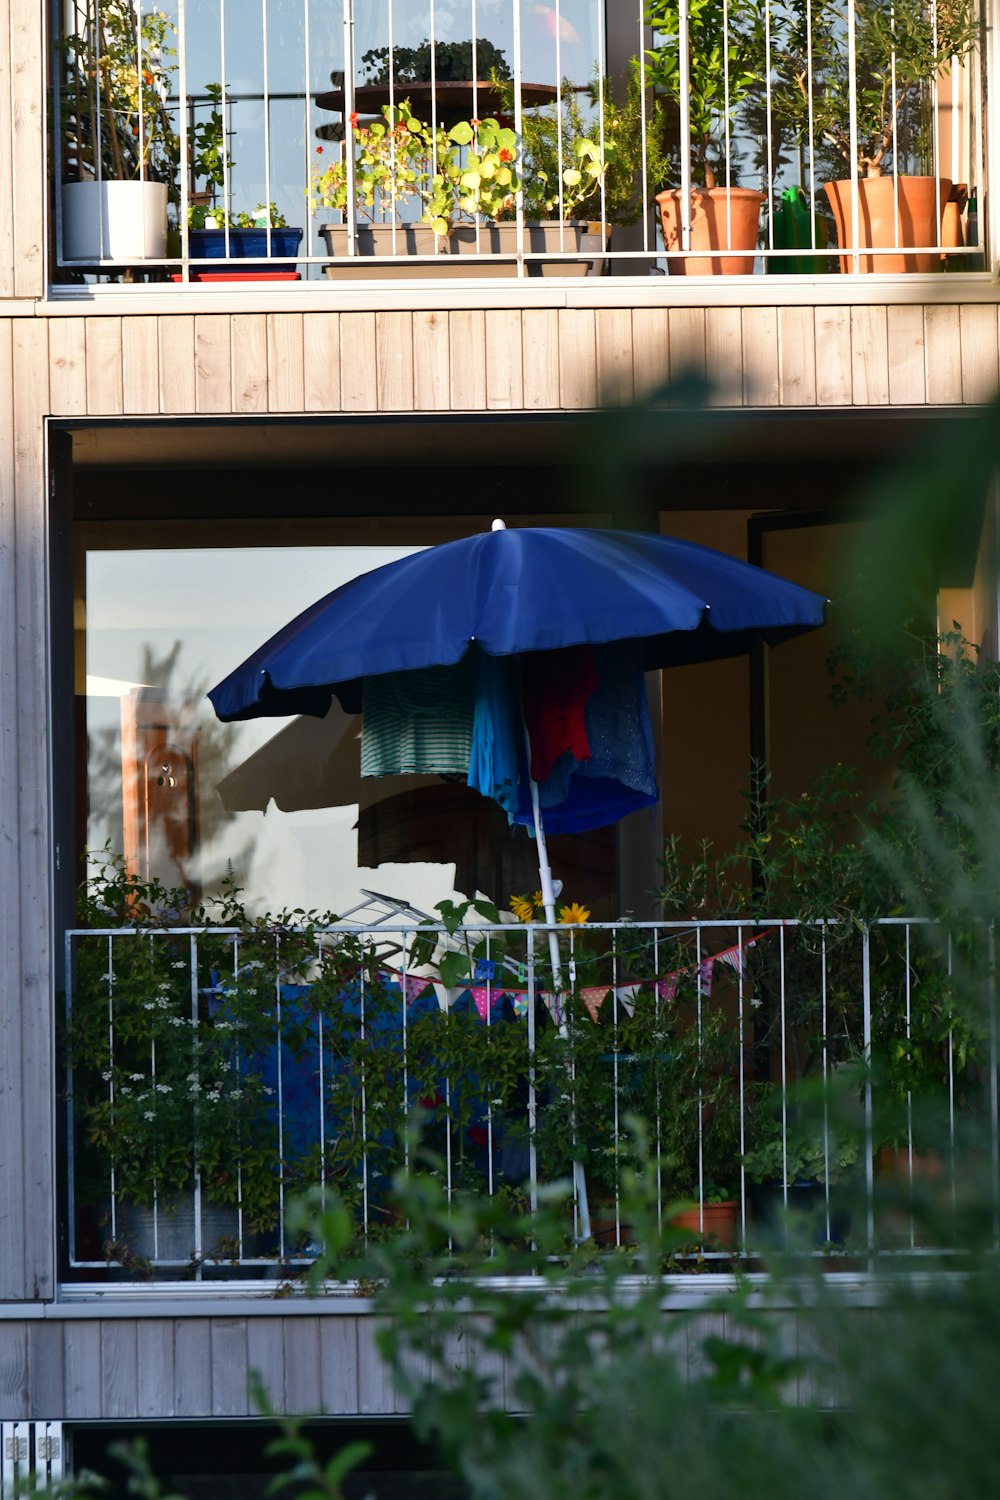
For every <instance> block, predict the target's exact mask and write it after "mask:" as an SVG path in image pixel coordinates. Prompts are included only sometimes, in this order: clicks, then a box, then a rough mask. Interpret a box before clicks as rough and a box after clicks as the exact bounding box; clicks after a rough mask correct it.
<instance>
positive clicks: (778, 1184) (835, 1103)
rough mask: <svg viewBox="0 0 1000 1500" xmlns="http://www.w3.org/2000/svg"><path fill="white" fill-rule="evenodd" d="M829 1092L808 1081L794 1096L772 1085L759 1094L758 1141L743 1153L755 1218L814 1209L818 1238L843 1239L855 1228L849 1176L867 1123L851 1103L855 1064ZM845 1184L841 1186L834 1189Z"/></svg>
mask: <svg viewBox="0 0 1000 1500" xmlns="http://www.w3.org/2000/svg"><path fill="white" fill-rule="evenodd" d="M841 1071H842V1072H843V1075H844V1076H843V1077H842V1078H839V1079H837V1080H836V1087H835V1089H833V1090H832V1091H830V1092H828V1093H826V1094H825V1095H824V1094H823V1092H822V1091H821V1092H820V1093H816V1092H814V1091H812V1090H810V1089H807V1088H805V1087H804V1086H800V1089H799V1091H798V1092H797V1094H796V1095H795V1097H794V1098H791V1099H790V1098H789V1096H788V1095H786V1096H785V1107H784V1109H782V1106H781V1094H780V1089H779V1087H778V1086H777V1085H766V1086H765V1091H764V1093H763V1094H762V1097H761V1099H760V1101H759V1111H758V1114H757V1120H758V1125H757V1131H756V1140H755V1142H754V1145H753V1147H752V1149H751V1150H749V1151H748V1152H747V1153H746V1155H745V1156H744V1157H743V1168H744V1171H745V1173H746V1177H747V1180H748V1182H750V1183H751V1184H752V1185H753V1186H752V1188H751V1195H750V1197H751V1206H752V1208H753V1211H754V1215H755V1217H756V1218H757V1219H758V1220H759V1221H760V1222H761V1223H763V1224H764V1225H765V1226H770V1227H771V1228H774V1227H775V1226H776V1224H777V1223H778V1222H779V1220H780V1216H781V1213H782V1210H783V1208H784V1206H785V1204H786V1203H787V1206H788V1209H789V1210H790V1211H794V1212H798V1213H801V1214H803V1215H807V1216H808V1219H807V1223H808V1225H809V1236H810V1239H811V1240H812V1241H813V1242H814V1243H815V1244H816V1245H822V1244H824V1243H826V1242H828V1241H833V1242H838V1243H839V1242H841V1241H842V1240H843V1238H844V1236H845V1234H846V1233H847V1230H848V1229H849V1227H850V1202H849V1197H848V1196H847V1194H846V1189H845V1188H844V1187H843V1186H842V1185H843V1184H845V1183H846V1180H847V1179H848V1177H849V1175H850V1173H851V1171H852V1169H853V1168H854V1166H855V1164H856V1163H857V1161H858V1159H859V1156H860V1154H861V1131H860V1125H859V1124H858V1123H856V1122H855V1121H854V1119H853V1118H852V1111H851V1110H850V1108H849V1107H848V1092H849V1091H850V1089H851V1087H852V1074H851V1070H850V1068H846V1069H844V1070H841ZM835 1187H836V1188H839V1189H840V1191H839V1192H837V1193H833V1192H832V1191H831V1190H832V1189H834V1188H835Z"/></svg>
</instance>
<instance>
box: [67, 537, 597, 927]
mask: <svg viewBox="0 0 1000 1500" xmlns="http://www.w3.org/2000/svg"><path fill="white" fill-rule="evenodd" d="M418 550H420V549H419V548H417V547H415V546H411V545H370V546H364V545H363V546H340V547H333V546H309V547H299V546H280V545H278V546H234V547H228V548H226V547H191V548H174V547H171V548H156V547H150V548H141V547H131V546H129V547H121V548H117V547H113V546H107V545H104V546H101V547H91V548H89V549H88V550H87V551H86V554H85V555H86V562H85V569H84V576H83V579H82V580H81V584H82V588H81V597H80V599H79V600H78V620H80V619H82V620H84V621H85V632H84V634H85V639H84V642H83V651H82V653H81V654H80V655H79V656H78V660H81V661H82V662H83V663H85V671H84V672H82V673H81V680H79V681H78V686H77V691H78V693H80V694H84V695H85V703H86V716H85V717H86V748H85V757H86V768H87V774H86V818H85V824H86V844H87V848H88V850H89V851H91V857H92V858H93V857H95V856H96V855H97V853H98V852H99V851H101V850H103V849H104V847H105V846H106V845H107V846H110V848H111V850H112V851H113V852H115V853H122V854H124V856H125V858H126V860H127V861H128V864H129V865H130V867H131V868H133V869H134V870H135V871H136V873H137V874H139V875H140V876H141V877H142V878H143V879H154V878H155V879H158V880H160V881H162V882H163V883H164V884H165V885H167V886H169V887H172V888H173V887H179V888H181V889H184V890H186V891H188V892H190V893H191V895H192V897H194V898H195V899H201V898H207V897H211V896H212V895H213V894H215V893H217V892H218V891H219V889H220V886H221V883H222V882H223V880H224V879H226V878H227V877H231V878H232V879H233V880H235V882H236V884H237V886H238V887H239V888H240V889H242V890H243V891H244V892H245V896H246V902H247V906H248V908H249V909H250V910H251V911H252V912H265V911H281V910H285V909H290V908H295V907H302V908H305V909H307V910H319V911H331V912H334V913H343V912H346V911H349V910H351V909H352V908H353V907H354V906H356V905H357V903H358V901H359V900H361V899H363V898H362V895H361V893H362V891H363V890H366V889H375V890H378V891H381V892H385V893H388V894H390V895H391V896H393V897H395V898H398V899H401V900H405V901H407V902H409V903H411V904H412V905H413V906H415V907H417V908H419V909H420V910H422V911H426V912H431V911H432V910H433V908H434V906H435V904H436V903H437V902H438V901H441V900H443V899H445V898H446V897H447V898H454V897H455V896H456V894H457V895H466V894H469V895H471V894H474V893H475V892H476V891H480V892H483V893H484V894H486V895H488V896H490V897H491V898H492V899H494V900H496V901H497V902H498V903H499V904H501V905H506V903H507V901H508V899H509V897H510V895H511V894H514V893H518V892H522V891H525V890H533V889H534V888H535V886H536V885H537V859H536V852H535V848H534V844H533V841H532V840H531V839H529V838H528V837H527V835H526V834H525V831H524V830H523V829H518V830H516V831H514V830H511V829H510V828H509V827H508V825H507V821H506V817H505V816H504V814H503V812H502V811H501V809H500V808H499V807H498V806H497V805H496V804H495V803H493V802H491V801H489V800H488V799H485V798H482V797H479V796H478V795H477V794H476V793H475V792H473V791H471V790H470V789H469V788H468V787H466V786H464V785H457V784H455V783H449V782H445V781H443V780H442V779H441V778H438V777H433V776H411V777H385V778H379V779H377V780H370V779H365V780H364V781H362V779H361V776H360V718H359V717H358V716H354V715H349V714H346V713H345V712H344V711H343V710H342V709H341V708H340V706H339V704H337V703H336V701H334V705H333V707H332V708H331V710H330V712H329V713H328V714H327V716H326V717H325V718H324V719H321V720H319V719H309V718H292V719H257V720H252V721H250V722H247V723H237V724H221V723H219V721H218V720H217V719H216V717H215V715H214V712H213V710H212V707H211V704H210V703H209V702H208V699H207V697H206V696H205V695H206V692H207V690H208V688H209V687H211V686H213V685H214V683H216V682H218V681H219V680H221V678H223V677H224V676H225V675H226V674H227V673H228V672H229V671H231V670H232V668H233V667H234V666H236V665H237V664H238V663H239V662H241V661H242V660H243V659H244V658H245V657H246V656H248V655H249V654H250V653H251V652H252V651H253V650H254V649H255V648H256V647H258V646H259V645H260V644H261V643H262V642H263V641H265V640H266V639H268V638H269V637H270V636H271V635H272V634H273V633H274V632H275V631H276V630H278V629H279V628H280V627H281V626H283V625H284V624H286V623H287V621H288V620H289V619H291V618H292V617H293V616H294V615H295V614H296V613H298V611H299V610H300V609H304V608H306V607H307V606H308V605H309V604H311V603H312V602H313V601H314V600H316V599H318V598H320V597H322V596H323V595H325V594H327V593H329V592H330V591H331V589H334V588H337V587H339V586H340V585H341V584H342V583H345V582H347V581H348V580H349V579H350V578H352V577H355V576H357V575H358V574H360V573H362V572H367V571H368V570H369V569H371V568H375V567H379V566H381V565H382V564H384V563H386V562H389V561H391V560H393V559H394V558H398V557H402V556H406V555H408V554H410V553H412V552H415V551H418ZM551 844H552V856H553V861H554V863H557V867H558V871H559V874H560V875H561V876H562V878H563V880H564V883H565V887H566V890H567V893H568V894H569V895H570V896H571V898H572V899H574V900H581V901H585V902H586V903H587V904H588V905H590V906H591V908H592V910H594V911H595V914H597V913H599V912H601V911H602V910H605V909H606V910H608V911H609V912H611V910H612V908H613V907H614V904H615V896H614V850H615V840H614V831H613V830H609V829H603V830H597V831H595V832H594V833H592V834H587V835H581V836H574V837H572V838H563V839H559V840H552V841H551Z"/></svg>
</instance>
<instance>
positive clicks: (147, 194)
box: [59, 0, 180, 260]
mask: <svg viewBox="0 0 1000 1500" xmlns="http://www.w3.org/2000/svg"><path fill="white" fill-rule="evenodd" d="M71 14H72V16H73V18H74V22H75V25H76V28H77V29H76V30H74V31H71V32H69V33H68V34H67V35H66V36H64V37H63V39H62V41H61V43H60V51H61V53H62V76H61V79H60V85H59V110H60V117H59V118H60V134H61V143H62V168H63V180H64V188H63V199H62V203H63V253H64V255H65V256H66V258H67V259H70V260H84V259H91V260H113V259H132V260H137V259H142V258H156V257H158V256H162V255H165V254H166V232H167V205H168V202H169V203H170V204H172V205H176V204H177V202H178V191H177V165H178V161H179V159H180V142H179V138H178V135H177V132H176V130H175V128H174V121H173V117H172V115H171V113H170V110H169V109H168V106H167V99H168V95H169V89H170V80H171V76H172V74H173V73H174V71H175V69H176V63H175V62H174V61H173V60H172V59H173V58H174V56H175V51H174V48H173V46H172V38H173V36H174V34H175V27H174V24H173V22H172V21H171V20H170V19H169V17H168V16H167V15H166V14H165V12H163V11H158V10H150V11H147V12H145V13H144V14H142V15H141V17H140V15H139V13H138V12H137V10H136V8H135V7H134V5H132V4H131V3H130V0H75V3H74V6H73V10H72V13H71Z"/></svg>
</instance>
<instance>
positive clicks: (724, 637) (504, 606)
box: [209, 521, 826, 1235]
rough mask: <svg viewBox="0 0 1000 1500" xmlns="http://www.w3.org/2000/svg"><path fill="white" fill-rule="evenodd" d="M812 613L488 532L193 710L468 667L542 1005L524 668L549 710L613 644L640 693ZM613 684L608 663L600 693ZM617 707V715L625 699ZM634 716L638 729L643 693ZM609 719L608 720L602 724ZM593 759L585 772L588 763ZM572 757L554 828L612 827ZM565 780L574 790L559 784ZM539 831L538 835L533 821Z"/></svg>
mask: <svg viewBox="0 0 1000 1500" xmlns="http://www.w3.org/2000/svg"><path fill="white" fill-rule="evenodd" d="M825 605H826V601H825V600H824V599H823V598H821V597H820V595H818V594H814V593H811V592H810V591H809V590H808V589H804V588H800V587H799V586H798V585H797V584H794V583H789V582H788V581H786V580H785V579H783V578H778V577H776V576H775V575H774V574H771V573H767V572H765V571H764V570H763V569H761V568H756V567H753V566H751V565H750V564H749V563H744V562H740V561H738V560H737V559H735V558H732V557H728V556H726V555H725V554H724V553H721V552H715V551H712V550H710V549H709V548H706V547H699V546H696V545H695V544H694V543H692V542H684V541H678V540H676V539H674V538H671V537H662V536H649V535H643V534H638V533H634V532H622V531H601V530H593V531H585V530H573V529H570V528H565V529H562V528H550V527H530V528H523V529H517V530H511V531H508V530H507V529H506V527H505V526H504V525H503V522H497V521H495V522H494V523H493V529H492V530H491V531H489V532H487V533H485V534H482V533H481V534H478V535H476V536H472V537H466V538H463V539H462V540H460V541H456V542H446V543H444V544H443V545H442V546H439V547H432V548H428V549H427V550H425V551H423V552H418V553H415V554H413V555H412V556H410V557H405V558H401V559H398V560H397V561H395V562H391V563H387V564H386V565H385V566H384V567H381V568H375V569H373V570H372V572H370V573H365V574H363V575H362V576H361V577H359V578H355V579H353V580H352V581H351V582H350V583H347V584H344V585H343V586H342V587H341V588H339V589H335V590H334V592H333V593H332V594H328V595H327V596H326V597H325V598H323V599H320V600H319V601H318V602H317V603H315V604H313V605H311V606H310V608H308V609H306V610H304V611H303V612H302V613H301V614H299V615H297V616H296V617H295V619H293V620H292V621H291V622H290V623H289V624H288V625H286V626H285V627H284V629H282V630H279V631H278V633H277V635H275V636H273V637H272V638H271V640H269V641H268V642H267V643H266V644H265V645H263V646H261V647H260V649H259V650H258V651H255V652H254V653H253V655H252V656H249V657H248V658H247V660H246V661H245V662H244V663H243V664H242V666H239V667H237V668H236V670H235V671H234V672H231V673H230V675H229V676H228V677H227V678H225V680H224V681H223V682H221V683H219V685H218V686H217V687H215V688H213V689H212V691H211V692H210V693H209V698H210V699H211V701H212V704H213V707H214V708H215V711H216V713H217V715H218V716H219V718H220V719H222V720H224V721H231V720H237V719H254V718H259V717H262V716H275V717H277V716H283V715H289V714H314V715H319V716H323V715H325V714H326V713H327V711H328V710H329V708H330V705H331V703H332V700H333V698H334V696H336V697H337V698H338V699H339V701H340V704H341V706H342V707H343V708H344V709H345V711H347V712H348V713H356V712H358V711H359V710H361V708H362V700H363V690H364V688H365V684H366V683H368V684H371V683H372V682H373V681H374V682H375V683H376V690H377V689H378V685H379V683H384V682H385V680H386V679H389V678H392V677H394V676H395V675H396V674H408V673H416V672H417V671H418V670H419V669H425V668H435V667H436V668H440V667H456V666H457V664H459V663H462V662H465V663H466V665H467V666H468V665H472V666H474V668H475V674H476V684H477V685H476V693H477V701H476V714H477V715H478V714H479V711H480V705H481V703H482V702H483V701H484V700H488V701H489V705H490V707H489V713H490V714H492V716H493V718H492V720H491V722H490V733H489V736H488V738H489V739H490V741H491V745H493V744H494V742H495V741H496V740H497V739H499V738H502V729H503V725H501V724H500V723H499V720H500V719H502V718H503V714H504V709H505V706H506V707H509V708H510V720H511V721H513V720H523V722H522V723H514V722H508V723H507V724H506V730H507V732H508V739H509V745H508V749H509V747H510V745H515V744H516V743H517V741H518V740H520V743H521V763H520V767H519V779H520V782H521V786H519V787H518V788H517V790H516V792H515V793H513V794H512V795H511V796H510V797H509V799H508V801H505V795H506V794H504V793H503V792H502V791H500V790H492V789H489V788H488V787H487V786H486V785H484V783H483V780H482V778H481V777H480V779H479V780H476V781H475V782H473V784H475V785H477V786H478V787H479V789H481V790H488V791H489V794H490V795H494V796H496V797H497V800H498V801H501V803H502V804H503V805H505V806H507V808H508V813H509V815H510V816H511V818H512V820H518V821H522V822H530V823H531V824H532V825H533V827H534V830H535V834H536V839H537V845H538V864H539V877H540V882H541V890H542V898H543V903H544V906H545V915H546V921H547V923H548V925H549V950H550V957H551V961H552V974H553V983H554V985H555V987H556V989H557V990H558V989H559V988H560V987H561V979H560V972H559V949H558V942H557V939H556V935H555V930H554V926H555V919H556V918H555V891H554V889H553V885H552V876H551V870H550V868H549V862H548V855H547V852H546V848H545V835H544V828H543V817H542V808H541V799H540V793H539V787H538V780H537V778H536V774H535V770H534V764H535V760H534V751H535V750H536V748H537V747H536V746H535V745H534V744H533V743H532V740H531V736H530V735H529V732H528V729H527V719H528V717H529V715H530V713H531V710H529V704H528V686H529V680H530V679H531V678H532V676H533V674H535V668H536V666H537V663H538V660H539V658H538V657H537V656H536V655H535V654H536V653H541V654H542V657H541V660H542V672H541V674H540V675H538V674H535V685H536V687H537V684H538V682H539V681H542V682H544V681H546V680H548V681H550V682H551V683H552V684H553V685H554V690H555V692H556V693H557V694H558V692H559V687H560V676H561V674H562V673H563V671H564V668H563V662H562V660H561V659H559V660H557V661H556V663H555V667H556V669H555V671H554V672H552V673H551V674H549V677H548V679H546V676H545V671H544V665H545V654H546V653H553V652H558V651H560V650H562V649H564V648H596V649H597V650H598V651H608V650H609V649H610V648H611V647H612V645H613V643H620V644H621V645H622V646H623V647H624V648H625V650H626V654H628V655H630V657H631V667H630V671H631V675H632V676H633V677H634V678H637V679H638V680H639V681H640V682H641V671H642V670H643V669H646V670H649V669H652V668H660V667H668V666H675V665H680V664H684V663H690V662H697V661H706V660H711V659H714V658H717V657H725V656H734V655H740V654H742V653H743V652H744V651H746V650H748V649H749V647H750V646H751V645H752V644H753V642H754V641H757V640H764V641H766V642H768V643H769V644H772V645H775V644H777V643H779V642H780V641H783V640H786V639H788V638H789V637H790V636H794V635H798V634H800V633H801V632H802V631H805V630H812V629H814V628H815V627H816V626H818V625H822V624H823V620H824V615H825ZM584 654H585V653H584ZM513 659H517V660H518V663H519V666H520V670H514V671H504V670H502V669H503V668H504V667H508V668H509V667H511V666H512V665H513ZM487 668H488V669H489V670H487ZM458 670H459V671H461V668H458ZM614 670H615V669H614V666H613V663H612V666H611V668H610V669H609V677H613V676H614ZM574 671H578V672H579V676H580V679H581V684H584V683H585V679H586V668H585V667H583V666H582V665H581V659H579V658H573V659H572V660H570V661H568V662H567V663H566V666H565V672H566V674H567V675H569V676H571V675H572V674H573V672H574ZM522 679H523V683H524V693H523V697H522ZM483 683H485V684H486V687H485V689H483V686H482V685H483ZM609 685H610V687H611V689H612V695H611V696H612V699H614V691H615V690H616V689H617V686H618V684H617V683H615V682H613V681H612V682H610V684H609V683H607V682H605V683H602V688H604V687H607V686H609ZM587 693H590V694H591V695H594V688H593V686H591V685H583V686H581V688H580V695H581V702H582V701H583V698H584V697H585V696H586V694H587ZM620 701H621V702H622V703H625V702H627V701H628V698H627V695H626V696H625V697H624V698H622V699H621V700H620ZM634 701H635V703H636V704H637V705H638V709H639V711H640V717H641V714H642V713H644V715H645V726H647V727H648V708H647V707H646V703H645V692H644V689H641V690H640V691H639V693H638V694H637V696H636V697H635V698H634ZM627 712H628V710H621V711H619V712H618V713H617V718H618V719H621V718H623V717H626V716H627ZM366 717H367V716H366ZM615 717H616V714H615V711H614V710H613V709H612V711H611V713H610V719H611V720H614V719H615ZM373 718H374V714H373ZM616 733H617V731H616V730H614V731H613V733H612V739H614V738H615V736H616ZM571 737H572V736H571ZM643 738H645V739H646V741H647V744H648V742H649V740H650V739H651V736H650V735H649V734H648V732H646V731H645V730H644V731H643V732H640V733H639V734H638V735H635V734H633V735H632V738H631V741H630V742H628V743H625V744H623V745H622V746H618V747H615V748H616V750H620V751H621V753H622V755H623V757H624V759H626V760H628V759H629V758H630V757H633V758H634V756H635V752H636V746H637V744H638V742H639V741H641V740H642V739H643ZM605 748H606V747H605ZM649 749H650V750H651V745H650V746H649ZM601 754H604V750H603V749H602V752H601ZM601 754H599V755H597V756H596V757H595V758H596V759H597V760H598V761H599V760H600V759H601ZM579 755H580V756H581V757H584V758H583V759H577V758H575V757H574V756H573V755H572V754H571V752H570V751H566V752H565V753H564V754H563V755H562V757H561V762H565V761H566V760H567V758H568V759H569V762H570V766H571V770H570V776H571V778H572V779H573V796H575V797H576V798H577V803H576V804H574V805H575V808H576V811H575V814H574V816H575V821H574V822H573V823H570V824H564V825H563V826H567V827H570V826H575V827H576V828H578V829H583V828H585V827H598V826H600V825H601V823H602V822H603V823H607V822H610V821H614V820H615V818H616V817H618V816H621V815H622V813H623V811H624V810H625V809H624V806H621V809H620V810H619V811H618V812H615V811H614V806H615V804H614V799H613V798H612V799H611V801H609V800H608V797H607V796H606V795H605V793H606V789H607V781H606V779H605V780H602V779H601V775H600V772H598V773H597V774H596V779H590V777H591V776H593V775H594V773H593V768H592V766H591V765H589V764H588V760H589V758H590V749H589V745H588V746H587V747H586V748H584V749H580V750H579ZM557 764H558V762H557ZM362 769H363V770H364V767H362ZM575 771H580V772H581V774H578V775H575V776H574V775H573V773H574V772H575ZM472 779H473V778H472V774H471V768H470V781H472ZM525 782H526V783H527V786H528V788H529V790H530V804H529V807H528V810H527V813H525V811H524V807H523V805H520V804H519V802H518V798H519V797H520V793H521V790H522V789H523V783H525ZM641 782H642V778H641V776H640V777H639V778H638V783H641ZM507 785H508V787H509V781H508V783H507ZM629 795H630V796H631V797H632V805H633V806H638V805H643V803H644V802H645V803H647V804H648V802H650V801H652V800H655V797H656V795H658V791H657V788H656V786H655V780H653V779H652V778H650V781H649V782H648V783H646V784H645V785H639V789H638V790H636V785H633V786H632V787H631V788H630V791H629ZM570 801H572V798H570ZM581 809H582V810H581ZM545 817H546V820H549V818H550V815H549V813H548V812H546V814H545ZM574 1177H575V1178H576V1179H577V1188H578V1193H579V1198H580V1202H581V1205H582V1209H581V1213H582V1222H583V1225H584V1228H583V1233H584V1234H585V1235H586V1234H587V1233H588V1232H589V1225H588V1214H587V1206H586V1184H585V1183H584V1181H583V1174H582V1169H579V1168H577V1169H575V1170H574Z"/></svg>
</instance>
